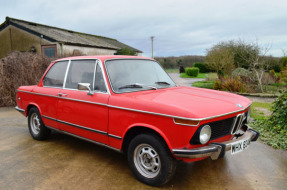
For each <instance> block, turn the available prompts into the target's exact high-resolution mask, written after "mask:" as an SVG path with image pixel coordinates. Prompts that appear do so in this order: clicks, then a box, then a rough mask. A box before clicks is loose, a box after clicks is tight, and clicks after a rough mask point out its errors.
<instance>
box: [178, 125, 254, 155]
mask: <svg viewBox="0 0 287 190" xmlns="http://www.w3.org/2000/svg"><path fill="white" fill-rule="evenodd" d="M258 137H259V133H258V132H257V131H255V130H253V129H251V128H248V129H247V130H246V132H245V133H244V135H243V136H241V137H239V138H237V139H232V140H229V141H225V142H221V143H211V144H209V145H207V146H204V147H200V148H194V149H172V152H173V154H174V155H175V156H176V157H179V158H205V157H210V158H211V159H212V160H217V159H218V158H222V157H223V156H224V155H225V152H226V151H229V150H231V145H232V144H234V143H236V142H239V141H242V140H250V141H256V140H257V139H258Z"/></svg>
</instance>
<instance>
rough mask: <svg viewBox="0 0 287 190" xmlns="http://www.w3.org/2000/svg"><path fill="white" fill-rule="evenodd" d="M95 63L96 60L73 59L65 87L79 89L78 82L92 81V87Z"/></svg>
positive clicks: (91, 85)
mask: <svg viewBox="0 0 287 190" xmlns="http://www.w3.org/2000/svg"><path fill="white" fill-rule="evenodd" d="M95 64H96V61H95V60H74V61H71V63H70V68H69V72H68V76H67V80H66V85H65V88H71V89H77V88H78V83H90V87H91V88H92V87H93V85H94V83H93V79H94V70H95ZM92 90H93V89H92Z"/></svg>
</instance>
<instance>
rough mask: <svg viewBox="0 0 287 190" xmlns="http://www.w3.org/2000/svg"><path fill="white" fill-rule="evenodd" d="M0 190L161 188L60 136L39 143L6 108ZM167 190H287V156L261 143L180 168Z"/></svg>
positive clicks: (118, 160)
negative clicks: (242, 150) (152, 185)
mask: <svg viewBox="0 0 287 190" xmlns="http://www.w3.org/2000/svg"><path fill="white" fill-rule="evenodd" d="M0 189H1V190H10V189H13V190H22V189H29V190H34V189H40V190H46V189H47V190H50V189H51V190H55V189H63V190H66V189H69V190H71V189H72V190H73V189H75V190H79V189H83V190H89V189H93V190H94V189H101V190H102V189H103V190H106V189H117V190H118V189H123V190H129V189H136V190H138V189H158V188H153V187H149V186H147V185H144V184H142V183H140V182H139V181H138V180H136V179H135V178H134V176H133V174H132V172H131V171H130V169H129V167H128V162H127V159H126V157H125V156H124V155H122V154H120V153H117V152H115V151H113V150H110V149H107V148H104V147H101V146H97V145H95V144H92V143H89V142H85V141H82V140H79V139H76V138H73V137H70V136H66V135H63V134H59V133H52V135H51V137H50V138H49V139H48V140H46V141H36V140H33V139H32V138H31V136H30V134H29V131H28V127H27V120H26V118H25V117H24V116H23V115H21V114H20V113H18V112H17V111H15V110H14V109H13V108H0ZM161 189H193V190H194V189H195V190H197V189H200V190H204V189H208V190H210V189H212V190H222V189H224V190H225V189H229V190H237V189H240V190H241V189H242V190H249V189H260V190H261V189H278V190H281V189H282V190H283V189H287V156H286V151H276V150H274V149H272V148H270V147H268V146H266V145H264V144H262V143H260V142H255V143H252V144H251V146H250V147H249V148H248V149H247V150H246V151H244V152H241V153H238V154H236V155H234V156H231V155H230V153H227V155H226V156H225V158H223V159H219V160H216V161H212V160H210V159H206V160H203V161H199V162H195V163H189V164H187V163H184V162H179V163H178V165H177V170H176V173H175V176H174V178H173V179H172V180H171V181H170V182H169V183H168V184H166V185H165V186H163V187H162V188H161Z"/></svg>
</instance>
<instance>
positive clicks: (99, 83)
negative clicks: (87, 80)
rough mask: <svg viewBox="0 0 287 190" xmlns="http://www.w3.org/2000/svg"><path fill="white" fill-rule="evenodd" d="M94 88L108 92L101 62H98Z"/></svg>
mask: <svg viewBox="0 0 287 190" xmlns="http://www.w3.org/2000/svg"><path fill="white" fill-rule="evenodd" d="M94 90H95V91H101V92H107V89H106V85H105V80H104V77H103V73H102V69H101V67H100V65H99V64H97V69H96V77H95V86H94Z"/></svg>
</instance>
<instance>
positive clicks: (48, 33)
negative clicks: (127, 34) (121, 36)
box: [0, 17, 141, 52]
mask: <svg viewBox="0 0 287 190" xmlns="http://www.w3.org/2000/svg"><path fill="white" fill-rule="evenodd" d="M9 24H12V25H14V26H16V27H19V28H21V29H24V30H27V31H28V32H32V33H34V34H36V35H43V37H44V38H46V39H47V40H50V41H57V42H60V43H64V44H71V45H80V46H89V47H91V46H92V47H100V48H107V49H115V50H118V49H122V48H129V49H132V50H134V51H136V52H141V51H140V50H138V49H135V48H133V47H130V46H128V45H126V44H124V43H121V42H119V41H117V40H116V39H112V38H107V37H103V36H96V35H91V34H85V33H81V32H75V31H71V30H66V29H62V28H57V27H53V26H47V25H43V24H38V23H34V22H28V21H24V20H19V19H15V18H9V17H6V21H5V22H4V23H3V24H1V25H0V29H1V27H3V26H7V25H9ZM0 31H1V30H0Z"/></svg>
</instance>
